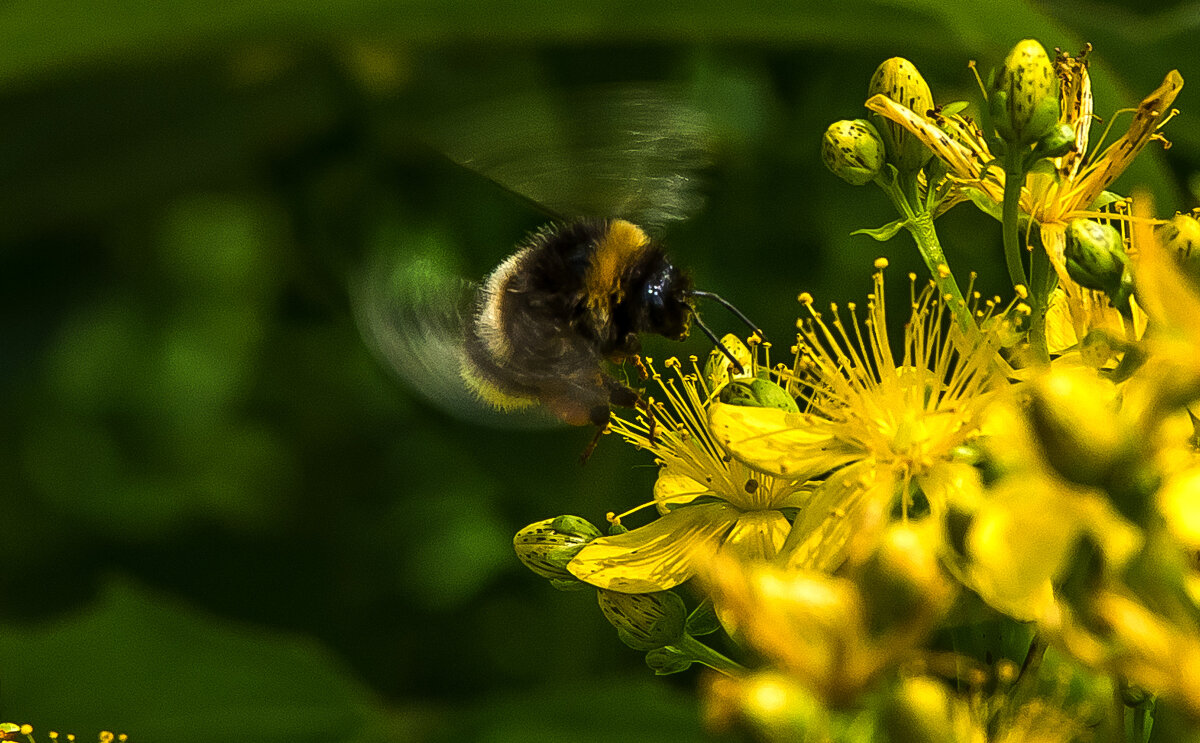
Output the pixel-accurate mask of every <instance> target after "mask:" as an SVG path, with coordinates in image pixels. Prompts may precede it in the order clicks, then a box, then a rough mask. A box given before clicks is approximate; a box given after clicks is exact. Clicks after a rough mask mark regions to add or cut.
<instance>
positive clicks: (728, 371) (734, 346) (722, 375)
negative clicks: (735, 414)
mask: <svg viewBox="0 0 1200 743" xmlns="http://www.w3.org/2000/svg"><path fill="white" fill-rule="evenodd" d="M721 345H722V346H725V348H727V349H729V353H731V354H733V357H734V358H735V359H737V360H738V363H739V364H741V365H742V373H741V374H740V375H739V374H738V373H737V370H736V369H734V368H733V362H732V361H730V360H729V357H728V356H726V355H725V354H723V353H721V351H720V349H716V348H714V349H713V350H712V351H710V352H709V354H708V361H706V362H704V378H705V379H706V380H708V385H709V389H711V390H719V389H721V388H722V387H724V386H725V385H726V384H729V380H731V379H733V378H734V377H738V376H747V375H749V374H750V367H751V366H752V365H753V364H752V358H751V356H750V349H749V348H746V344H745V343H742V339H741V338H738V337H737V336H736V335H734V334H733V333H727V334H726V335H725V337H724V338H722V339H721Z"/></svg>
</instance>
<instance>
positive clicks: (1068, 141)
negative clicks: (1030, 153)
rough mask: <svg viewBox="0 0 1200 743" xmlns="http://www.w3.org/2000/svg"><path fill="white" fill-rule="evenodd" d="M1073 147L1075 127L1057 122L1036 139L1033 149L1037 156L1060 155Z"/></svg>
mask: <svg viewBox="0 0 1200 743" xmlns="http://www.w3.org/2000/svg"><path fill="white" fill-rule="evenodd" d="M1073 149H1075V127H1073V126H1071V125H1070V124H1068V123H1066V122H1065V121H1063V122H1059V123H1058V124H1055V125H1054V126H1052V127H1050V131H1048V132H1046V133H1045V134H1044V135H1042V138H1041V139H1039V140H1038V141H1037V146H1036V147H1034V151H1035V152H1036V153H1037V156H1038V157H1062V156H1063V155H1065V154H1067V153H1068V152H1070V151H1071V150H1073Z"/></svg>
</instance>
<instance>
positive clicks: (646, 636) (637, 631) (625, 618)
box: [597, 588, 687, 650]
mask: <svg viewBox="0 0 1200 743" xmlns="http://www.w3.org/2000/svg"><path fill="white" fill-rule="evenodd" d="M597 599H598V600H599V602H600V611H601V612H603V613H604V617H605V618H606V619H608V621H609V624H611V625H612V626H614V627H616V628H617V635H618V636H620V638H621V641H622V642H624V643H625V644H626V645H628V646H629V647H631V648H633V649H634V650H654V649H656V648H661V647H665V646H667V645H674V644H676V643H677V642H679V641H680V640H681V639H682V638H683V627H684V623H685V622H686V621H687V609H686V608H685V607H684V605H683V599H681V598H679V596H677V595H676V594H674V593H671V592H670V591H661V592H658V593H619V592H617V591H608V590H605V589H603V588H601V589H599V590H598V591H597Z"/></svg>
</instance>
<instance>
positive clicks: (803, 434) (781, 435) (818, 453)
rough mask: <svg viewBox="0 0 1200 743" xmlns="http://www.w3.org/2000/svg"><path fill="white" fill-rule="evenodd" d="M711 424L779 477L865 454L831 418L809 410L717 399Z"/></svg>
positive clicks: (751, 462)
mask: <svg viewBox="0 0 1200 743" xmlns="http://www.w3.org/2000/svg"><path fill="white" fill-rule="evenodd" d="M709 425H710V426H711V427H712V432H713V437H714V438H716V440H717V442H718V443H720V444H721V446H723V447H725V448H726V449H728V450H729V453H730V454H732V455H733V456H734V457H736V458H737V459H738V460H740V461H742V462H744V463H745V464H746V466H748V467H751V468H753V469H755V470H758V471H760V472H765V473H767V474H769V475H775V476H777V477H784V478H788V479H794V480H809V479H812V478H814V477H816V476H818V475H821V474H824V473H826V472H829V471H830V470H833V469H836V468H838V467H841V466H842V465H845V464H848V463H850V462H853V461H855V460H856V459H861V458H862V457H863V452H862V450H861V449H860V448H859V447H857V446H854V445H852V444H848V443H846V442H844V441H841V440H839V439H838V438H836V437H835V436H833V435H832V433H831V432H830V422H829V421H828V420H826V419H824V418H821V417H818V416H815V415H811V414H808V413H789V412H787V411H783V410H776V409H774V408H748V407H742V406H740V405H726V404H724V403H713V406H712V409H711V410H710V411H709Z"/></svg>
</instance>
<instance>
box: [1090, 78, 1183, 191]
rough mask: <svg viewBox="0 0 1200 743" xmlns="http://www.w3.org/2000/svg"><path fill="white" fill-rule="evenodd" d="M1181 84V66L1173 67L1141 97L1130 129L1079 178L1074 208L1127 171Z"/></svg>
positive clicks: (1153, 131)
mask: <svg viewBox="0 0 1200 743" xmlns="http://www.w3.org/2000/svg"><path fill="white" fill-rule="evenodd" d="M1182 88H1183V76H1182V75H1180V74H1179V70H1171V71H1170V72H1168V73H1167V76H1166V78H1164V79H1163V81H1162V84H1161V85H1159V86H1158V87H1157V88H1156V89H1155V90H1154V92H1152V93H1151V94H1150V95H1148V96H1146V97H1145V99H1143V100H1142V102H1141V104H1140V105H1139V106H1138V107H1137V112H1136V113H1134V115H1133V123H1131V124H1130V125H1129V131H1127V132H1125V134H1123V135H1122V136H1121V138H1120V139H1118V140H1117V141H1115V142H1113V143H1112V144H1111V145H1109V146H1108V147H1107V148H1105V150H1104V153H1103V154H1102V155H1101V156H1100V158H1099V159H1098V160H1097V161H1096V162H1094V163H1093V164H1092V166H1091V167H1089V168H1086V169H1085V172H1084V173H1083V175H1082V176H1081V177H1080V178H1078V179H1077V180H1076V183H1075V189H1074V194H1073V197H1074V198H1072V199H1071V210H1075V209H1086V208H1087V207H1088V206H1089V205H1091V203H1092V202H1093V201H1095V200H1096V197H1097V196H1099V195H1100V193H1101V192H1102V191H1104V189H1106V188H1108V187H1109V186H1110V185H1111V184H1112V182H1113V181H1115V180H1116V179H1117V176H1119V175H1120V174H1121V173H1122V172H1124V171H1125V168H1127V167H1128V166H1129V163H1131V162H1132V161H1133V158H1135V157H1137V154H1138V153H1139V152H1141V151H1142V148H1143V147H1145V146H1146V143H1147V142H1149V141H1150V139H1151V138H1152V137H1153V136H1154V135H1155V133H1157V132H1158V127H1159V125H1160V124H1161V123H1162V120H1163V117H1164V116H1165V115H1166V113H1167V110H1168V109H1169V108H1170V106H1171V103H1172V102H1173V101H1174V100H1175V96H1177V95H1179V91H1180V90H1181V89H1182Z"/></svg>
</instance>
